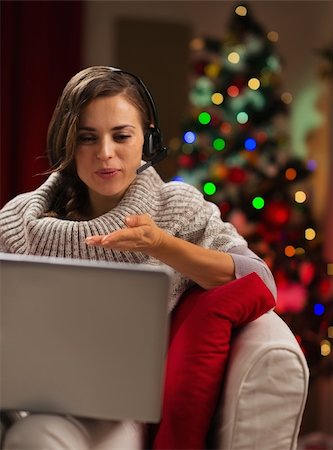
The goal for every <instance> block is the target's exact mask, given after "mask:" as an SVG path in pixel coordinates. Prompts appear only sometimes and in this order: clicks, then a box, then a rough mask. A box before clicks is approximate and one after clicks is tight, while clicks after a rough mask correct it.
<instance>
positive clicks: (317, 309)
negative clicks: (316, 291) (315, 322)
mask: <svg viewBox="0 0 333 450" xmlns="http://www.w3.org/2000/svg"><path fill="white" fill-rule="evenodd" d="M313 312H314V314H315V315H316V316H322V315H323V314H324V312H325V307H324V305H322V304H321V303H315V304H314V305H313Z"/></svg>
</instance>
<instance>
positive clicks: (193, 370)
mask: <svg viewBox="0 0 333 450" xmlns="http://www.w3.org/2000/svg"><path fill="white" fill-rule="evenodd" d="M274 306H275V301H274V298H273V296H272V294H271V292H270V291H269V289H268V288H267V287H266V286H265V284H264V283H263V282H262V280H261V278H260V277H259V276H258V275H257V274H255V273H251V274H249V275H246V276H245V277H243V278H240V279H237V280H234V281H232V282H230V283H228V284H226V285H224V286H220V287H217V288H214V289H210V290H208V291H205V290H204V289H201V288H199V287H194V288H192V289H191V290H190V291H188V292H187V293H186V294H185V295H184V296H183V298H182V299H181V301H180V302H179V304H178V305H177V308H176V309H175V311H174V312H173V315H172V322H171V331H170V344H169V350H168V357H167V367H166V375H165V388H164V403H163V410H162V420H161V422H160V424H159V426H158V428H157V430H156V435H155V437H154V439H153V448H154V449H168V450H172V449H177V450H179V449H192V450H194V449H203V448H205V439H206V435H207V432H208V428H209V425H210V422H211V419H212V416H213V413H214V410H215V408H216V403H217V401H218V398H219V394H220V390H221V380H222V376H223V372H224V367H225V364H226V361H227V357H228V352H229V345H230V337H231V331H232V328H233V327H238V326H242V325H245V324H246V323H248V322H250V321H253V320H254V319H256V318H257V317H259V316H261V315H262V314H264V313H265V312H267V311H268V310H270V309H272V308H273V307H274Z"/></svg>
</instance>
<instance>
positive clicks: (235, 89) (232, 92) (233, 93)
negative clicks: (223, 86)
mask: <svg viewBox="0 0 333 450" xmlns="http://www.w3.org/2000/svg"><path fill="white" fill-rule="evenodd" d="M227 92H228V95H230V97H237V95H238V94H239V89H238V87H237V86H234V85H232V86H229V87H228V89H227Z"/></svg>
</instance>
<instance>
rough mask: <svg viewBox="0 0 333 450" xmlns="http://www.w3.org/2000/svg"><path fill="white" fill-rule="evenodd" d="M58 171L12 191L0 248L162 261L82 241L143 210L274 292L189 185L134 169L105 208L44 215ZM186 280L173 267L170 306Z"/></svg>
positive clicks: (0, 226)
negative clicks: (73, 215)
mask: <svg viewBox="0 0 333 450" xmlns="http://www.w3.org/2000/svg"><path fill="white" fill-rule="evenodd" d="M60 177H61V175H60V174H58V173H54V174H52V175H50V177H49V178H48V179H47V180H46V182H45V183H44V184H42V185H41V186H40V187H39V188H38V189H36V190H35V191H33V192H29V193H25V194H21V195H18V196H17V197H15V198H14V199H13V200H11V201H10V202H9V203H7V205H5V206H4V208H3V209H2V210H1V211H0V251H2V252H9V253H20V254H32V255H43V256H56V257H65V258H80V259H92V260H104V261H116V262H125V263H134V264H140V263H144V264H150V265H162V263H161V262H159V261H157V260H156V259H154V258H152V257H149V256H147V255H144V254H142V253H138V252H137V253H134V252H119V251H114V250H106V249H103V248H99V247H90V246H87V245H86V244H85V238H86V237H88V236H92V235H95V234H107V233H110V232H112V231H114V230H117V229H120V228H123V227H124V220H125V217H126V216H128V215H131V214H144V213H146V214H149V215H150V216H151V217H152V218H153V219H154V221H155V222H156V224H157V225H158V226H159V227H160V228H162V229H163V230H165V231H166V232H168V233H169V234H170V235H173V236H177V237H179V238H182V239H185V240H187V241H190V242H193V243H195V244H198V245H201V246H203V247H207V248H213V249H216V250H220V251H224V252H229V253H230V254H231V256H232V257H233V259H234V261H235V267H236V277H237V278H238V277H240V276H243V275H245V274H247V273H249V272H253V271H255V272H257V273H258V274H259V276H261V278H262V279H263V280H264V282H265V283H266V285H267V286H268V287H269V288H270V289H271V291H272V292H273V294H275V285H274V281H273V279H272V276H271V273H270V271H269V270H268V268H267V266H266V265H265V263H264V262H263V261H262V260H261V259H260V258H258V257H257V256H256V255H255V254H254V253H252V252H251V251H250V250H249V249H248V248H247V244H246V241H245V240H244V239H243V238H242V237H241V236H240V235H239V234H238V233H237V231H236V229H235V228H234V227H233V226H232V225H231V224H229V223H225V222H223V221H222V220H221V218H220V213H219V209H218V208H217V206H216V205H214V204H212V203H210V202H207V201H205V200H204V198H203V196H202V194H201V193H200V192H199V191H198V190H197V189H195V188H194V187H192V186H189V185H187V184H185V183H181V182H169V183H164V182H163V181H162V180H161V178H160V177H159V175H158V174H157V172H156V171H155V169H153V168H149V169H147V170H146V171H144V172H143V173H142V174H140V175H138V176H137V177H136V179H135V180H134V182H133V183H132V184H131V186H130V187H129V188H128V190H127V192H126V194H125V195H124V197H123V198H122V200H121V201H120V203H119V204H118V205H117V206H116V207H115V208H114V209H112V210H111V211H109V212H108V213H106V214H104V215H102V216H100V217H97V218H95V219H92V220H88V221H71V220H62V219H57V218H52V217H45V213H46V212H47V211H49V208H50V205H51V203H52V198H54V196H56V195H57V191H58V189H59V181H60ZM190 284H191V281H190V280H189V279H187V278H185V277H184V276H182V275H181V274H180V273H177V272H176V271H173V282H172V290H171V296H170V307H169V309H170V310H171V309H172V308H173V307H174V305H175V304H176V302H177V300H178V298H179V297H180V296H181V294H182V293H183V292H184V291H185V290H186V288H187V287H188V286H189V285H190Z"/></svg>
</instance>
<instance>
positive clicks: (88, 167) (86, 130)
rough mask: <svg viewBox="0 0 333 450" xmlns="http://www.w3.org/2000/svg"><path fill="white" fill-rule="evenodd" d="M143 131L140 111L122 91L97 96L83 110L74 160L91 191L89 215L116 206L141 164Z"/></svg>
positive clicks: (78, 172)
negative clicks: (107, 95) (109, 95)
mask: <svg viewBox="0 0 333 450" xmlns="http://www.w3.org/2000/svg"><path fill="white" fill-rule="evenodd" d="M143 141H144V134H143V129H142V121H141V117H140V112H139V111H138V109H137V108H136V107H135V106H133V104H132V103H129V101H128V100H126V98H125V97H124V96H122V95H121V94H118V95H115V96H111V97H98V98H96V99H94V100H92V101H91V102H89V103H88V104H87V105H86V106H85V107H84V108H83V110H82V112H81V115H80V121H79V130H78V139H77V146H76V150H75V164H76V170H77V174H78V176H79V178H80V179H81V181H83V183H84V184H85V185H86V186H87V189H88V193H89V200H90V204H89V210H88V211H87V215H88V216H89V217H97V216H99V215H101V214H104V213H105V212H107V211H109V210H110V209H112V208H113V207H115V206H116V205H117V204H118V203H119V201H120V200H121V198H122V197H123V195H124V194H125V192H126V190H127V188H128V187H129V185H130V184H131V183H132V182H133V180H134V178H135V177H136V170H137V169H138V167H140V162H141V156H142V146H143Z"/></svg>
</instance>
